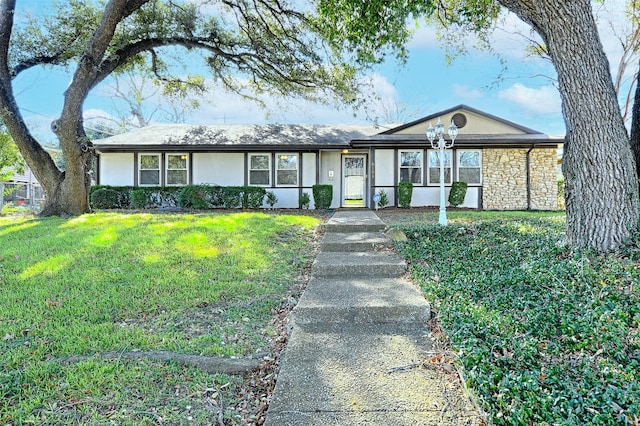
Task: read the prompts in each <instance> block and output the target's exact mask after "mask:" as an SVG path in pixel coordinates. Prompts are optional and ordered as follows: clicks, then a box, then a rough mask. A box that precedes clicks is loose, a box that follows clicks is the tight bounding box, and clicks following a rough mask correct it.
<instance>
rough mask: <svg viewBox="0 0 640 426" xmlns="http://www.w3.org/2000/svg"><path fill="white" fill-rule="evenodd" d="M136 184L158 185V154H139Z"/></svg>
mask: <svg viewBox="0 0 640 426" xmlns="http://www.w3.org/2000/svg"><path fill="white" fill-rule="evenodd" d="M138 184H139V185H160V154H140V156H139V157H138Z"/></svg>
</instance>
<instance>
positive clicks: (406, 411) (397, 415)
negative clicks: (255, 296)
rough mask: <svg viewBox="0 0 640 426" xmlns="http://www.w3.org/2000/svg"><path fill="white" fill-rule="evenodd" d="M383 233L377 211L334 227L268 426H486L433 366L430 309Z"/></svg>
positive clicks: (345, 218)
mask: <svg viewBox="0 0 640 426" xmlns="http://www.w3.org/2000/svg"><path fill="white" fill-rule="evenodd" d="M384 229H385V224H384V223H383V222H382V221H381V220H380V219H379V218H378V217H377V216H376V215H375V213H374V212H372V211H369V210H350V211H339V212H337V213H335V214H334V215H333V217H332V218H331V219H330V220H329V221H328V223H327V225H326V233H325V236H324V239H323V242H322V245H321V252H320V253H319V254H318V256H317V257H316V260H315V262H314V264H313V269H312V278H311V280H310V282H309V284H308V286H307V289H306V290H305V291H304V293H303V294H302V296H301V298H300V301H299V303H298V305H297V306H296V308H295V309H294V311H293V314H292V319H291V323H292V332H291V335H290V339H289V343H288V345H287V348H286V350H285V353H284V355H283V357H282V361H281V365H280V371H279V373H278V379H277V382H276V389H275V394H274V396H273V399H272V401H271V404H270V406H269V411H268V413H267V418H266V422H265V425H266V426H280V425H305V426H312V425H341V426H350V425H393V426H402V425H472V424H477V422H478V417H477V413H476V411H475V410H474V408H473V406H472V405H471V404H470V402H469V401H468V399H467V398H465V397H464V396H463V395H462V393H461V392H460V390H459V388H458V387H457V386H455V385H454V384H453V383H452V380H451V376H450V375H449V376H448V377H447V376H446V374H444V373H443V371H442V370H441V369H438V368H425V367H424V363H425V361H426V360H427V359H430V358H432V357H433V352H432V348H431V345H430V343H431V339H430V334H429V331H428V330H427V329H426V328H425V323H426V322H427V321H428V320H429V318H430V309H429V304H428V303H427V301H426V300H425V299H424V297H423V296H422V294H421V293H420V292H419V291H418V290H417V289H416V288H415V286H413V285H412V284H411V283H410V282H409V281H407V280H406V278H404V277H403V275H404V274H405V272H406V268H407V266H406V263H405V262H404V259H402V258H401V257H400V256H398V255H397V254H396V253H395V252H394V251H393V249H392V245H393V244H392V242H391V241H390V240H389V239H388V238H387V236H386V235H385V234H384ZM449 374H451V373H449Z"/></svg>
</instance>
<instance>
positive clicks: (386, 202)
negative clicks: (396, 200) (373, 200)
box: [378, 189, 389, 207]
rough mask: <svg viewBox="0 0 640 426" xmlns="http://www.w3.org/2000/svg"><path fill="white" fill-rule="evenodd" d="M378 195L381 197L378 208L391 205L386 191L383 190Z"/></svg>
mask: <svg viewBox="0 0 640 426" xmlns="http://www.w3.org/2000/svg"><path fill="white" fill-rule="evenodd" d="M378 195H379V196H380V201H378V206H380V207H386V206H387V205H389V197H388V196H387V193H386V192H385V191H384V189H381V190H380V192H378Z"/></svg>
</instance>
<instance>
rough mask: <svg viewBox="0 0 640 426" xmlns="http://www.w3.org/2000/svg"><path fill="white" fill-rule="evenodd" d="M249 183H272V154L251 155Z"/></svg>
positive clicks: (263, 184) (267, 184)
mask: <svg viewBox="0 0 640 426" xmlns="http://www.w3.org/2000/svg"><path fill="white" fill-rule="evenodd" d="M249 185H262V186H269V185H271V156H270V155H269V154H250V155H249Z"/></svg>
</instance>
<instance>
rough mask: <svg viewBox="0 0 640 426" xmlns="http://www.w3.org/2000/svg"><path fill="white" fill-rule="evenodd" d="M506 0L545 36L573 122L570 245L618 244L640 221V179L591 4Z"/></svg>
mask: <svg viewBox="0 0 640 426" xmlns="http://www.w3.org/2000/svg"><path fill="white" fill-rule="evenodd" d="M500 2H501V3H502V4H503V5H504V6H506V7H507V8H509V9H510V10H511V11H513V12H514V13H516V14H517V15H518V16H519V17H520V18H521V19H523V20H524V21H525V22H527V23H529V24H531V25H532V26H533V28H534V29H535V30H536V31H537V32H538V33H539V34H540V36H541V37H542V38H543V40H544V41H545V43H546V45H547V47H548V49H549V54H550V56H551V59H552V61H553V63H554V65H555V67H556V70H557V72H558V82H559V86H560V96H561V98H562V110H563V115H564V119H565V122H566V126H567V135H566V139H565V145H564V157H563V161H562V171H563V174H564V176H565V183H566V192H565V197H566V208H567V231H566V240H567V243H568V244H569V246H571V247H574V248H593V249H596V250H598V251H600V252H605V251H609V250H613V249H615V248H617V247H619V246H620V245H622V244H624V243H625V241H626V240H627V238H628V237H629V235H630V229H631V228H633V227H636V226H637V225H638V219H639V218H640V204H639V199H638V179H637V174H636V168H635V160H634V158H633V154H632V152H631V147H630V144H629V137H628V135H627V131H626V128H625V126H624V123H623V122H622V116H621V114H620V108H619V106H618V101H617V98H616V94H615V90H614V87H613V81H612V78H611V72H610V71H609V63H608V61H607V58H606V56H605V53H604V50H603V48H602V44H601V42H600V38H599V36H598V30H597V27H596V24H595V20H594V18H593V14H592V9H591V3H590V1H589V0H572V1H565V0H553V1H534V2H532V1H528V0H527V1H524V0H500Z"/></svg>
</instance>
